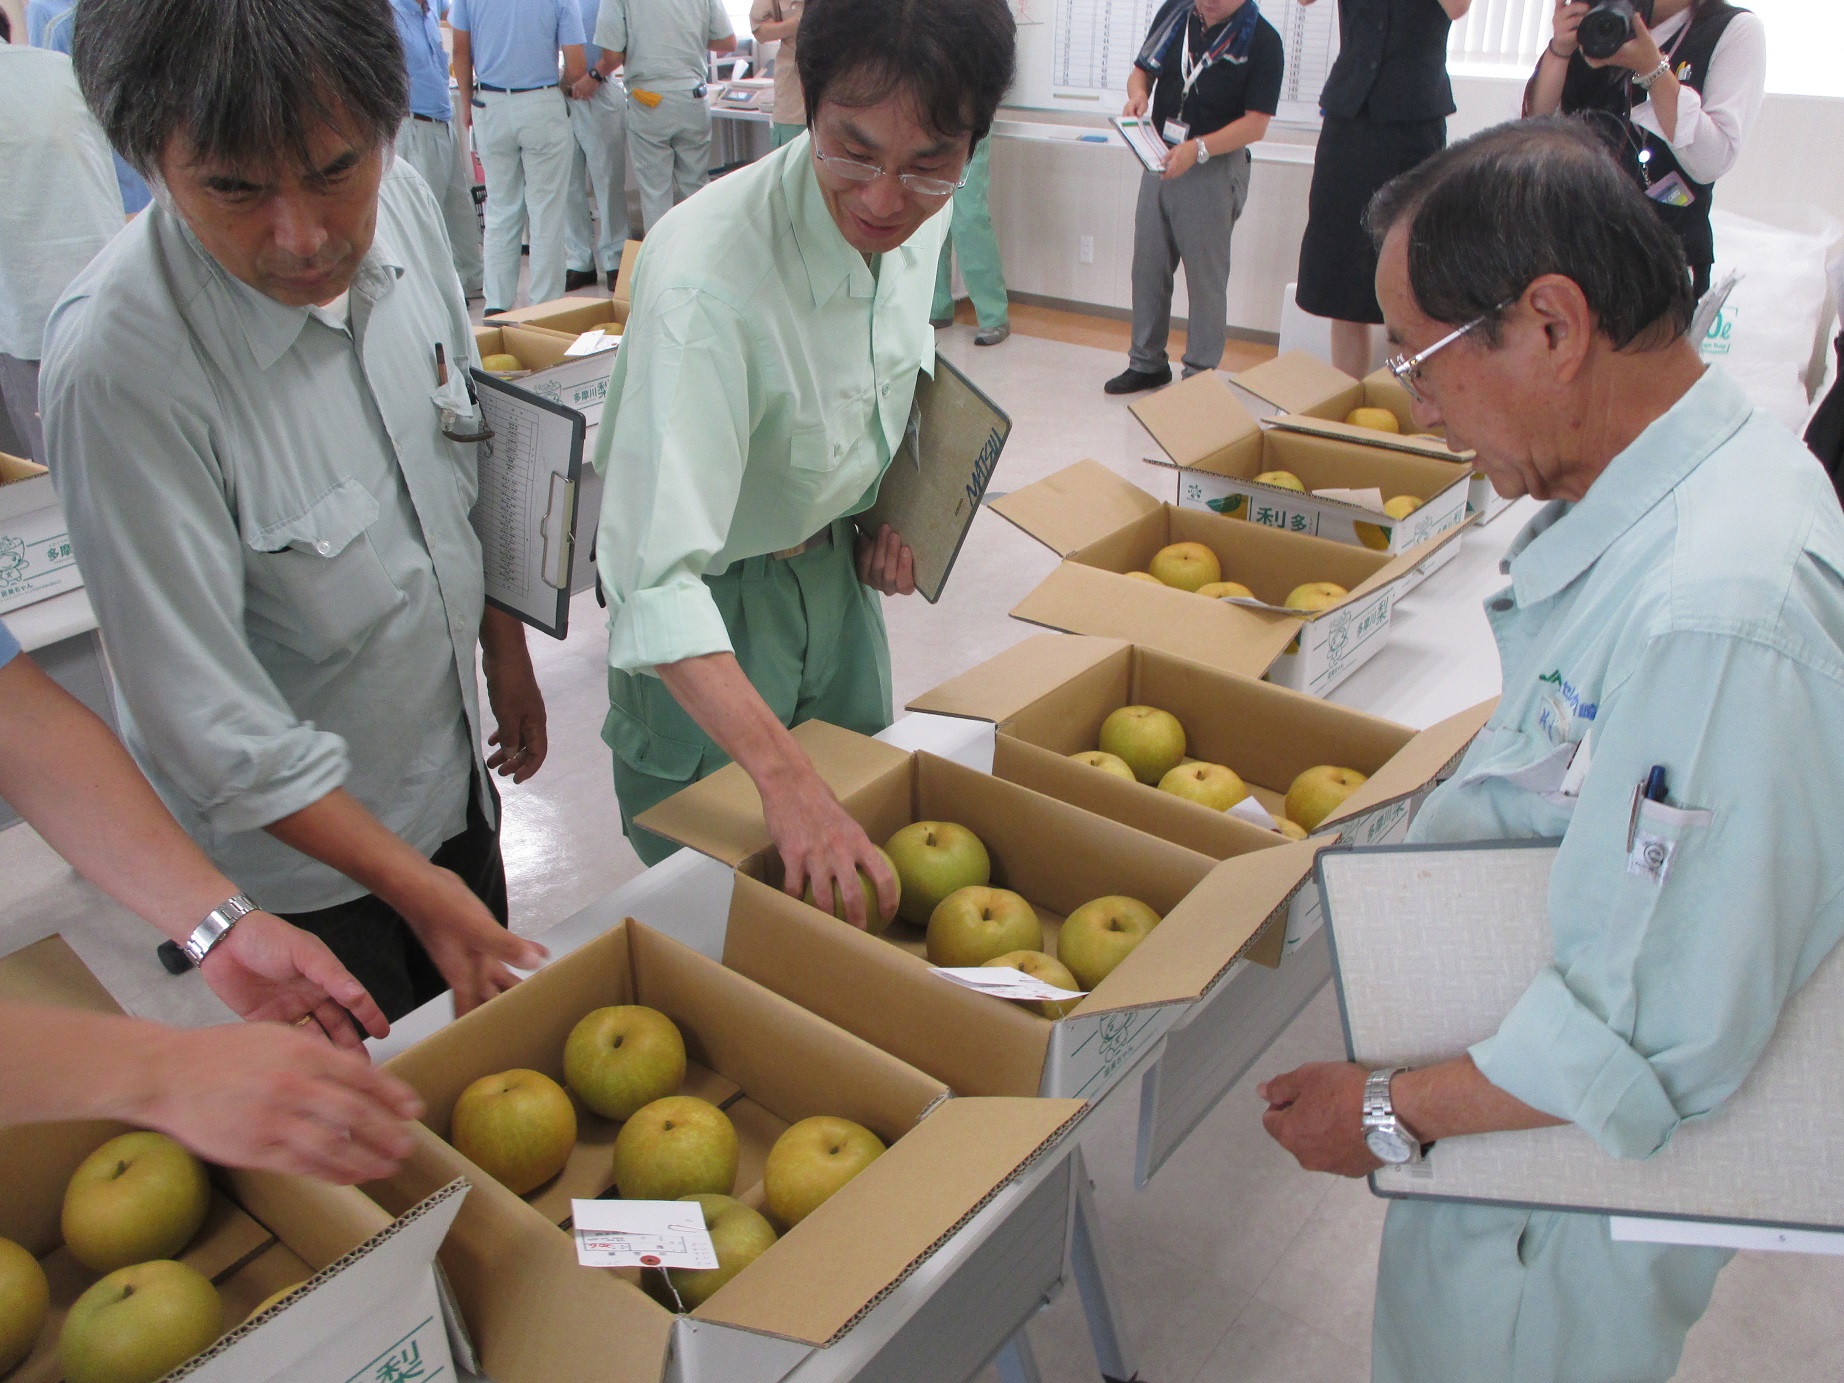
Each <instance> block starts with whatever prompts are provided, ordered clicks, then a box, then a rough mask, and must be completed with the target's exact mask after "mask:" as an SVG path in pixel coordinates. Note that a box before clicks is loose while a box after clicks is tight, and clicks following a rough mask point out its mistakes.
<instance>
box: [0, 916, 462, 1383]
mask: <svg viewBox="0 0 1844 1383" xmlns="http://www.w3.org/2000/svg"><path fill="white" fill-rule="evenodd" d="M0 997H4V998H7V999H28V998H29V999H31V1000H33V1001H35V1002H40V1003H57V1004H62V1005H65V1006H68V1007H74V1008H82V1009H86V1010H89V1011H92V1012H98V1013H110V1014H119V1013H120V1012H121V1010H120V1009H119V1008H118V1007H117V1006H116V1004H115V1002H114V1000H113V999H111V998H110V996H109V994H108V991H107V990H105V989H103V987H102V986H101V984H99V983H98V982H97V981H96V979H95V977H94V976H93V975H91V974H90V973H89V971H88V970H87V969H85V968H84V966H83V963H82V962H81V961H80V960H78V959H77V957H76V955H75V953H74V952H72V951H71V950H70V948H69V947H68V946H67V945H66V944H65V943H64V940H63V939H62V938H61V937H55V936H54V937H48V938H46V939H45V940H44V941H41V942H38V943H37V944H35V945H33V946H29V947H27V948H26V949H25V950H23V951H19V952H16V953H15V954H14V955H12V956H9V957H8V958H6V959H5V960H4V961H0ZM128 1131H129V1130H128V1127H127V1126H126V1125H122V1124H115V1123H109V1122H102V1121H97V1122H85V1123H62V1124H35V1125H24V1126H19V1127H14V1128H6V1129H0V1167H4V1168H5V1169H6V1176H5V1177H4V1178H0V1235H3V1236H5V1237H6V1238H9V1239H12V1240H14V1241H15V1242H16V1243H19V1244H23V1245H24V1246H25V1247H26V1248H27V1249H28V1250H29V1251H30V1252H32V1253H33V1254H34V1255H36V1256H37V1257H38V1258H39V1260H40V1262H41V1264H42V1265H43V1266H44V1268H45V1273H46V1276H47V1277H48V1278H49V1279H50V1282H51V1293H52V1312H51V1317H50V1319H49V1320H48V1321H47V1323H46V1325H45V1329H44V1330H43V1332H42V1333H41V1335H40V1337H39V1342H38V1345H37V1347H36V1348H35V1349H34V1351H33V1353H32V1354H31V1355H30V1356H29V1357H28V1358H27V1359H26V1360H25V1361H24V1362H23V1363H22V1364H20V1366H19V1368H18V1369H17V1371H15V1372H13V1373H11V1374H9V1375H8V1376H7V1377H8V1383H56V1380H57V1379H59V1378H60V1377H61V1376H62V1371H61V1370H60V1369H59V1368H58V1364H57V1340H58V1332H59V1330H60V1329H61V1328H62V1324H63V1320H64V1317H65V1315H66V1314H67V1313H68V1311H69V1309H70V1307H71V1305H72V1304H73V1303H74V1302H75V1301H76V1299H77V1297H78V1296H80V1295H81V1294H82V1293H83V1292H84V1290H85V1289H87V1288H88V1287H89V1286H90V1285H91V1284H92V1283H94V1282H95V1281H96V1280H97V1277H98V1274H96V1273H93V1272H91V1271H90V1270H89V1269H87V1268H85V1267H84V1266H83V1265H82V1264H80V1263H79V1262H77V1260H76V1259H75V1258H73V1257H72V1256H71V1254H70V1251H69V1250H68V1249H66V1248H64V1247H63V1244H62V1242H61V1239H60V1236H59V1229H58V1220H59V1212H60V1208H61V1206H62V1204H63V1199H64V1188H65V1185H66V1184H67V1183H68V1182H69V1180H70V1177H71V1174H72V1173H73V1172H74V1171H75V1170H76V1169H77V1167H78V1165H79V1164H80V1163H81V1162H82V1161H83V1160H84V1158H86V1157H88V1156H89V1155H90V1153H92V1152H93V1151H95V1150H96V1148H98V1147H100V1146H101V1145H102V1144H103V1143H104V1142H106V1141H108V1140H109V1139H110V1138H113V1137H115V1136H116V1135H117V1134H120V1133H125V1132H128ZM212 1181H213V1195H212V1204H211V1210H210V1212H209V1214H208V1216H207V1218H206V1221H205V1225H204V1228H203V1229H202V1230H201V1231H200V1232H199V1234H198V1236H197V1238H195V1239H194V1240H193V1242H192V1244H191V1245H190V1246H189V1247H188V1248H187V1249H186V1251H185V1252H184V1253H183V1254H182V1255H181V1258H182V1261H184V1262H186V1263H188V1264H190V1265H191V1266H192V1267H194V1268H197V1269H198V1270H199V1271H200V1272H202V1273H204V1274H205V1275H206V1276H207V1277H209V1278H211V1279H212V1281H213V1282H214V1283H216V1284H217V1287H218V1291H219V1293H220V1294H221V1296H222V1297H223V1301H224V1323H225V1327H226V1331H227V1333H226V1334H225V1335H224V1336H223V1337H222V1338H221V1339H220V1340H219V1341H218V1342H217V1343H216V1344H215V1345H213V1346H212V1347H211V1348H210V1349H208V1350H206V1351H205V1352H204V1353H202V1354H199V1355H197V1356H196V1357H194V1358H193V1359H192V1360H190V1361H189V1362H188V1363H186V1364H184V1365H182V1366H181V1367H180V1368H178V1369H176V1370H174V1371H173V1372H172V1373H171V1374H169V1375H167V1377H168V1378H169V1379H172V1380H177V1379H181V1378H185V1379H192V1380H195V1381H196V1383H271V1381H273V1383H327V1380H335V1381H338V1380H344V1383H373V1380H379V1381H380V1383H381V1381H382V1380H386V1379H391V1378H398V1379H402V1378H407V1377H411V1376H416V1377H424V1378H433V1377H438V1376H440V1377H452V1376H453V1374H454V1367H455V1355H454V1353H453V1351H451V1347H450V1340H449V1323H448V1320H447V1312H446V1310H445V1308H444V1305H443V1303H442V1301H441V1298H440V1294H439V1290H438V1286H437V1282H436V1278H435V1275H434V1273H433V1272H432V1270H431V1267H432V1264H433V1262H434V1258H435V1251H436V1247H437V1245H438V1244H439V1243H440V1242H441V1240H442V1237H443V1236H444V1235H445V1234H446V1233H447V1231H448V1226H449V1223H450V1221H451V1220H452V1219H453V1218H454V1215H455V1212H456V1211H457V1210H458V1209H459V1208H460V1205H461V1200H462V1197H464V1196H465V1195H466V1194H467V1189H468V1188H467V1186H466V1183H465V1182H461V1183H455V1184H450V1185H444V1186H441V1187H435V1188H432V1190H431V1194H430V1195H429V1196H427V1197H426V1198H423V1199H422V1200H421V1201H420V1202H419V1203H417V1204H416V1205H414V1206H411V1207H408V1208H407V1213H406V1214H404V1215H403V1216H402V1217H401V1218H398V1219H396V1220H393V1219H392V1217H391V1216H389V1215H387V1214H386V1213H385V1212H384V1211H383V1210H381V1209H380V1208H379V1207H378V1206H377V1205H376V1204H375V1203H373V1202H372V1201H371V1200H369V1199H367V1198H366V1197H365V1196H364V1195H363V1194H362V1193H361V1192H359V1191H357V1190H354V1189H353V1188H351V1187H342V1186H328V1185H326V1184H324V1183H322V1182H318V1181H311V1180H308V1179H306V1178H302V1177H285V1176H276V1175H273V1174H270V1173H262V1172H243V1171H234V1170H224V1169H220V1168H214V1169H213V1170H212ZM289 1288H295V1289H297V1290H295V1291H293V1292H292V1294H291V1295H290V1296H289V1297H288V1298H287V1299H286V1300H284V1301H282V1302H279V1303H277V1304H276V1305H275V1306H272V1307H270V1308H269V1309H267V1310H265V1311H263V1312H262V1313H261V1314H260V1315H256V1314H254V1313H255V1309H256V1307H257V1306H258V1305H259V1304H261V1303H262V1302H263V1301H264V1300H266V1299H267V1298H268V1297H269V1296H271V1295H272V1294H274V1293H276V1292H278V1291H282V1290H285V1289H289ZM461 1356H462V1360H463V1362H469V1363H471V1354H470V1353H469V1351H468V1350H467V1348H466V1346H465V1343H463V1348H462V1350H461ZM411 1365H420V1366H421V1368H422V1370H423V1372H422V1373H420V1374H416V1375H411V1374H409V1373H408V1372H407V1370H408V1368H409V1367H410V1366H411ZM393 1367H395V1368H396V1369H397V1372H395V1373H392V1372H391V1371H390V1370H391V1368H393Z"/></svg>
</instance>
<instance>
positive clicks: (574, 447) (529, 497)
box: [472, 370, 584, 639]
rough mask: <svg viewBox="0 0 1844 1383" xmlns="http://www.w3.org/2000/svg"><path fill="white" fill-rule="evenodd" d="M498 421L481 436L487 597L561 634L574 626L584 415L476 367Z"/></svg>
mask: <svg viewBox="0 0 1844 1383" xmlns="http://www.w3.org/2000/svg"><path fill="white" fill-rule="evenodd" d="M473 377H474V383H475V387H476V389H477V390H478V392H479V394H480V411H481V413H482V415H483V416H484V417H485V418H486V421H487V424H488V426H490V427H491V428H492V429H493V436H492V438H491V439H490V440H489V441H485V442H482V443H480V495H479V498H478V499H476V500H475V501H474V512H473V515H472V519H473V523H474V532H475V533H476V534H477V535H478V536H479V538H480V549H481V562H482V564H483V566H484V568H485V574H486V584H487V603H488V604H489V605H491V606H493V607H494V608H495V609H498V610H504V611H505V612H506V613H507V614H510V615H514V616H516V617H517V618H519V619H521V620H524V621H525V623H527V624H529V625H532V626H534V627H535V628H538V629H542V630H543V631H544V632H545V633H547V634H549V635H550V636H551V637H552V638H557V639H561V638H563V637H564V636H565V635H566V634H567V633H568V632H569V626H570V573H571V569H572V567H573V565H574V562H575V556H576V552H575V546H576V545H575V539H574V536H573V535H574V533H575V527H576V500H577V482H578V480H579V479H580V478H581V476H582V471H583V434H584V423H583V415H582V414H581V413H579V412H577V411H576V410H575V409H573V408H565V407H564V406H563V405H561V404H556V403H552V402H550V400H548V399H542V398H539V397H538V396H537V395H536V394H534V393H532V392H531V391H530V390H528V389H522V388H520V387H519V386H518V385H516V384H513V383H511V382H510V381H508V380H505V379H501V378H499V377H498V376H497V375H490V374H488V373H486V372H485V371H484V370H475V371H474V372H473Z"/></svg>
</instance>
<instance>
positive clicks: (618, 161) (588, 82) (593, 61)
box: [564, 0, 630, 293]
mask: <svg viewBox="0 0 1844 1383" xmlns="http://www.w3.org/2000/svg"><path fill="white" fill-rule="evenodd" d="M607 3H608V4H611V5H618V4H620V3H622V0H607ZM602 4H603V0H577V5H578V7H579V8H580V11H581V13H582V19H583V33H584V34H585V35H586V36H587V35H593V34H594V33H595V30H596V24H597V22H598V20H599V19H600V17H601V11H602ZM583 62H584V64H585V70H584V72H583V75H582V76H580V77H578V78H577V79H576V85H575V86H573V87H571V88H570V133H571V134H572V135H573V136H574V137H575V139H576V155H575V158H574V160H573V161H572V163H571V165H570V209H569V217H568V219H567V220H566V221H565V222H564V230H565V234H566V236H567V237H568V242H569V243H568V246H567V249H568V251H569V265H570V272H569V273H568V274H566V275H565V276H564V291H565V292H569V293H574V292H575V291H576V290H577V289H579V288H587V287H589V286H590V285H592V284H593V283H594V282H595V280H596V271H597V270H598V269H599V270H600V271H601V272H602V274H603V275H604V276H605V278H606V281H607V283H608V291H609V292H611V293H612V292H614V290H615V276H616V274H617V273H618V272H619V270H620V268H621V250H622V247H623V246H625V245H626V244H627V242H628V239H629V236H630V231H629V228H628V222H627V114H626V106H627V99H626V97H625V96H624V95H623V94H622V91H621V83H619V82H617V81H613V80H611V79H610V77H609V76H608V74H606V73H605V72H603V71H602V50H601V49H600V48H598V47H596V45H595V44H593V43H585V44H584V45H583ZM585 185H587V187H588V189H589V196H588V197H587V198H586V197H584V195H583V189H584V186H585ZM592 200H593V202H594V204H595V224H594V225H593V226H591V225H590V216H589V208H590V202H591V201H592Z"/></svg>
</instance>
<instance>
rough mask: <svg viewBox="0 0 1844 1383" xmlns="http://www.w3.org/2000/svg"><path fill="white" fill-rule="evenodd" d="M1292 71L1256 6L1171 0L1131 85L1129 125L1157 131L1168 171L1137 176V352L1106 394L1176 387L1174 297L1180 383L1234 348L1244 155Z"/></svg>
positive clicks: (1245, 1) (1229, 0) (1263, 129)
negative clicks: (1178, 291) (1175, 292)
mask: <svg viewBox="0 0 1844 1383" xmlns="http://www.w3.org/2000/svg"><path fill="white" fill-rule="evenodd" d="M1286 67H1287V55H1286V51H1285V50H1284V49H1283V48H1282V46H1281V36H1280V34H1279V33H1278V32H1276V31H1275V28H1274V26H1273V25H1272V24H1270V23H1268V21H1267V20H1266V19H1265V18H1264V17H1263V16H1262V13H1261V9H1260V7H1259V5H1258V4H1257V3H1256V0H1165V3H1164V4H1163V5H1161V6H1160V8H1159V12H1158V14H1157V15H1155V16H1154V17H1153V22H1152V29H1151V31H1150V33H1149V34H1148V35H1147V39H1146V43H1145V45H1144V46H1143V47H1142V48H1141V49H1140V55H1139V57H1138V58H1137V59H1136V60H1135V61H1134V65H1133V71H1132V72H1131V73H1130V74H1129V75H1128V77H1127V107H1126V114H1128V115H1131V116H1138V117H1141V118H1144V119H1150V121H1151V122H1152V125H1153V128H1154V129H1156V130H1158V132H1159V134H1160V136H1161V137H1162V138H1163V139H1164V141H1165V145H1166V149H1167V154H1166V159H1165V167H1164V169H1163V170H1162V171H1160V172H1157V173H1154V172H1151V171H1150V170H1149V171H1147V172H1145V173H1143V174H1141V176H1140V198H1139V204H1138V206H1137V207H1136V208H1135V211H1134V217H1133V349H1132V352H1131V354H1130V355H1129V356H1128V358H1127V368H1126V369H1125V370H1124V371H1123V372H1122V373H1120V374H1118V375H1116V376H1115V377H1114V378H1113V379H1110V380H1109V381H1108V382H1107V384H1106V385H1105V386H1103V387H1104V388H1105V389H1106V391H1107V392H1108V393H1110V394H1132V393H1137V392H1138V391H1140V390H1142V389H1156V388H1158V387H1159V386H1160V385H1163V384H1170V383H1171V382H1172V367H1171V364H1170V362H1169V360H1168V359H1167V357H1166V353H1165V347H1166V342H1167V340H1168V339H1169V337H1170V335H1171V328H1172V285H1173V282H1174V279H1175V276H1176V273H1177V269H1178V266H1179V265H1180V264H1181V263H1182V264H1183V265H1184V270H1185V282H1186V283H1187V284H1188V285H1190V293H1191V303H1190V317H1189V322H1188V324H1187V327H1186V338H1185V357H1184V372H1185V376H1186V377H1187V378H1189V377H1190V376H1191V375H1194V374H1196V373H1197V372H1198V371H1199V370H1214V369H1216V367H1217V366H1218V365H1219V364H1221V363H1222V360H1223V346H1224V343H1225V341H1226V340H1227V339H1228V336H1229V242H1230V237H1231V236H1232V235H1233V234H1234V233H1235V229H1236V221H1237V219H1238V218H1239V217H1240V216H1241V215H1242V208H1243V206H1244V205H1245V204H1246V203H1247V201H1248V195H1249V168H1250V155H1249V146H1250V145H1251V144H1254V143H1255V142H1256V141H1257V140H1259V139H1260V138H1261V137H1262V136H1263V135H1265V134H1266V133H1267V132H1268V121H1269V120H1270V119H1272V118H1273V115H1274V112H1275V111H1276V109H1278V108H1279V106H1280V98H1281V79H1282V77H1283V75H1284V74H1285V71H1286Z"/></svg>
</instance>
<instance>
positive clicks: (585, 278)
mask: <svg viewBox="0 0 1844 1383" xmlns="http://www.w3.org/2000/svg"><path fill="white" fill-rule="evenodd" d="M595 280H596V272H595V270H594V269H568V270H565V271H564V276H563V291H564V292H566V293H574V292H575V291H576V290H577V289H579V288H594V287H595Z"/></svg>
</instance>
